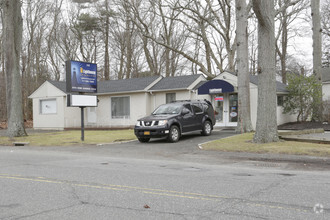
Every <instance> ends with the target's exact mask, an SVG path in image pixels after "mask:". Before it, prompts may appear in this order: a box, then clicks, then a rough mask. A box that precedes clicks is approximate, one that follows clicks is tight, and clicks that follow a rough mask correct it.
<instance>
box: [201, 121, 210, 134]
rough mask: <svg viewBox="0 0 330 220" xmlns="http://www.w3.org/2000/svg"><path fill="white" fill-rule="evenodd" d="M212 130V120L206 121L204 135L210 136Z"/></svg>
mask: <svg viewBox="0 0 330 220" xmlns="http://www.w3.org/2000/svg"><path fill="white" fill-rule="evenodd" d="M211 132H212V125H211V122H210V121H205V122H204V124H203V130H202V135H204V136H209V135H210V134H211Z"/></svg>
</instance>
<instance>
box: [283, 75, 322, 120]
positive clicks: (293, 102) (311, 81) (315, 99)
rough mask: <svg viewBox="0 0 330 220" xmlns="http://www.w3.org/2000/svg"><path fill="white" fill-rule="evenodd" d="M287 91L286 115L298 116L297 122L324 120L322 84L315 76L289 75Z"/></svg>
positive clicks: (285, 101) (284, 104) (284, 105)
mask: <svg viewBox="0 0 330 220" xmlns="http://www.w3.org/2000/svg"><path fill="white" fill-rule="evenodd" d="M287 90H288V91H289V94H288V97H287V98H286V99H285V100H284V103H283V107H284V113H289V114H297V121H307V120H308V119H311V120H315V121H320V120H321V119H322V84H321V82H319V81H318V80H317V79H316V77H315V76H308V77H306V76H303V75H295V74H292V75H289V76H288V86H287Z"/></svg>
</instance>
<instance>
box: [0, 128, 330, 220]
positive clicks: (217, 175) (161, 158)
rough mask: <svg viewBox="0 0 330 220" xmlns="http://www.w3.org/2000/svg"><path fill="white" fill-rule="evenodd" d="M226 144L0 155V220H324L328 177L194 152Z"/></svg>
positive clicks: (24, 150)
mask: <svg viewBox="0 0 330 220" xmlns="http://www.w3.org/2000/svg"><path fill="white" fill-rule="evenodd" d="M229 135H233V133H232V132H230V131H222V132H220V131H215V132H214V134H213V135H212V136H210V137H201V136H199V135H196V134H193V135H187V136H184V137H183V139H182V140H181V141H180V142H178V143H175V144H169V143H167V142H166V141H164V140H155V141H152V142H151V143H148V144H140V143H138V142H137V141H133V142H128V143H120V144H111V145H107V144H104V145H102V146H85V147H81V146H80V147H56V146H54V147H32V146H30V147H0V195H1V196H0V219H6V220H7V219H330V172H329V171H328V170H324V169H312V168H308V169H306V168H304V167H302V168H301V167H298V168H297V167H294V166H292V165H290V163H275V162H270V163H266V162H260V161H259V162H258V161H249V160H247V161H242V160H233V159H231V158H229V157H221V156H220V154H218V153H216V152H205V151H201V150H200V149H199V148H198V143H202V142H205V141H207V140H209V139H217V138H223V137H226V136H229Z"/></svg>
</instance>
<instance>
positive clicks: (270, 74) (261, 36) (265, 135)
mask: <svg viewBox="0 0 330 220" xmlns="http://www.w3.org/2000/svg"><path fill="white" fill-rule="evenodd" d="M252 3H253V10H254V12H255V14H256V17H257V20H258V71H257V72H258V110H257V126H256V133H255V135H254V142H256V143H268V142H275V141H278V140H279V138H278V133H277V112H276V79H275V77H276V72H275V35H274V18H275V10H274V0H267V1H264V0H253V1H252Z"/></svg>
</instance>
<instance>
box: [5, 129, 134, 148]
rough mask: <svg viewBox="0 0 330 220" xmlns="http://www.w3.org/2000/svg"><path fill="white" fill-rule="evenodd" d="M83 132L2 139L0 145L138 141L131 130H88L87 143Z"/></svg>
mask: <svg viewBox="0 0 330 220" xmlns="http://www.w3.org/2000/svg"><path fill="white" fill-rule="evenodd" d="M80 138H81V131H80V130H74V131H59V132H49V133H36V134H31V135H29V136H26V137H15V138H8V137H0V145H8V146H10V145H13V142H29V143H30V145H31V146H68V145H81V144H102V143H113V142H118V141H128V140H134V139H136V137H135V135H134V131H133V130H131V129H129V130H109V131H103V130H101V131H100V130H97V131H92V130H87V131H85V141H81V140H80Z"/></svg>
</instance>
